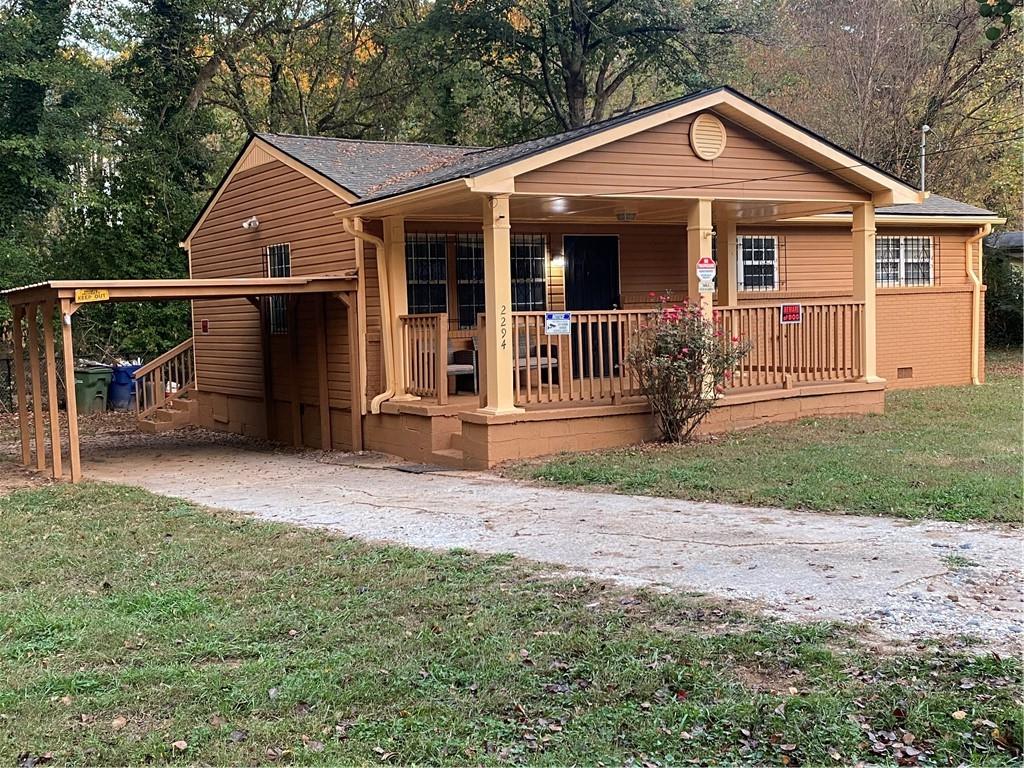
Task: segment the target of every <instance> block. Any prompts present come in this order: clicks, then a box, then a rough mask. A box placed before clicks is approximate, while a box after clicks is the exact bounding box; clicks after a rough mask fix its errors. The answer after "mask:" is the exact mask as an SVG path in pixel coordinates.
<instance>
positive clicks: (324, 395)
mask: <svg viewBox="0 0 1024 768" xmlns="http://www.w3.org/2000/svg"><path fill="white" fill-rule="evenodd" d="M316 317H317V322H316V325H317V329H316V330H317V333H316V368H317V371H316V372H317V385H318V386H317V390H318V395H317V399H318V400H319V406H320V407H319V411H320V448H321V449H323V450H325V451H329V450H331V448H332V447H333V440H332V438H331V392H330V387H329V385H328V381H327V299H326V298H325V297H324V296H323V294H321V295H320V301H319V302H318V306H317V307H316ZM349 376H355V377H356V378H358V373H357V371H356V370H355V369H352V370H350V371H349Z"/></svg>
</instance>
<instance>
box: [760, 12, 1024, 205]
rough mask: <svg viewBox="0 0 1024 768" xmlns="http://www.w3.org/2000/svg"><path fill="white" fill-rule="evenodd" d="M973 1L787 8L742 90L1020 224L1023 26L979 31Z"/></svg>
mask: <svg viewBox="0 0 1024 768" xmlns="http://www.w3.org/2000/svg"><path fill="white" fill-rule="evenodd" d="M976 6H977V3H976V2H975V0H921V2H919V3H911V4H907V5H905V6H900V7H899V8H898V9H897V8H895V7H894V6H893V5H892V4H891V3H884V2H881V1H880V0H870V1H867V0H821V2H818V3H811V4H807V3H796V2H792V1H791V2H787V3H785V4H784V5H783V6H782V7H781V9H780V14H779V17H778V28H777V30H776V33H777V35H778V37H779V39H780V41H781V44H779V45H772V46H750V47H748V49H747V62H748V74H747V81H746V83H745V84H744V85H743V87H744V88H745V89H747V90H749V92H750V93H751V95H753V96H755V97H757V98H760V99H762V100H764V101H766V102H767V103H769V104H771V105H772V106H774V107H775V108H777V109H779V110H780V111H781V112H783V113H784V114H786V115H788V116H790V117H792V118H793V119H795V120H797V121H798V122H801V123H804V124H805V125H807V126H809V127H810V128H812V129H814V130H817V131H819V132H820V133H822V134H824V135H826V136H828V137H829V138H831V139H832V140H833V141H836V142H837V143H839V144H841V145H843V146H845V147H847V148H848V149H850V150H851V151H853V152H854V153H856V154H858V155H860V156H862V157H864V158H866V159H867V160H870V161H872V162H874V163H876V164H878V165H880V166H882V167H884V168H885V169H887V170H889V171H891V172H893V173H895V174H896V175H898V176H901V177H903V178H906V179H909V180H916V179H917V177H918V169H919V165H918V163H919V146H920V137H921V127H922V126H923V125H928V126H929V127H930V128H931V132H930V133H929V134H928V151H929V155H928V158H927V167H928V179H927V186H928V187H929V189H933V190H935V191H936V192H939V193H943V194H947V195H950V196H952V197H960V198H963V199H967V200H970V201H972V202H975V203H978V204H982V205H988V206H991V207H992V208H993V209H994V210H998V211H1000V212H1002V213H1005V214H1007V215H1009V216H1011V218H1016V219H1017V220H1019V216H1020V212H1019V190H1020V181H1021V179H1020V163H1019V158H1020V154H1021V140H1020V136H1021V132H1020V127H1021V122H1020V100H1019V99H1020V96H1019V89H1020V80H1019V62H1020V60H1021V57H1022V55H1024V49H1022V46H1021V43H1022V41H1021V35H1020V32H1019V30H1017V29H1010V30H1009V31H1008V32H1007V33H1005V34H1002V35H1000V36H999V37H998V38H997V39H996V40H995V41H990V40H988V39H986V37H985V36H984V35H983V34H982V32H983V30H984V21H983V20H982V19H981V18H980V17H979V16H978V13H977V7H976Z"/></svg>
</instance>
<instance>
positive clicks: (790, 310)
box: [779, 304, 804, 325]
mask: <svg viewBox="0 0 1024 768" xmlns="http://www.w3.org/2000/svg"><path fill="white" fill-rule="evenodd" d="M803 319H804V308H803V306H802V305H800V304H783V305H782V306H781V307H779V322H780V323H782V324H783V325H800V323H801V321H802V320H803Z"/></svg>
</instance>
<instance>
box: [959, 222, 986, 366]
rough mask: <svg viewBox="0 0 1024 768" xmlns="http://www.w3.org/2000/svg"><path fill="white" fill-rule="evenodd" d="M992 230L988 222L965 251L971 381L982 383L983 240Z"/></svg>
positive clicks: (970, 241)
mask: <svg viewBox="0 0 1024 768" xmlns="http://www.w3.org/2000/svg"><path fill="white" fill-rule="evenodd" d="M991 231H992V225H991V224H986V225H984V226H983V227H981V228H980V229H978V233H977V234H976V235H973V236H972V237H969V238H967V241H966V242H965V253H966V256H967V276H968V277H969V278H970V279H971V284H972V285H973V289H972V305H971V383H972V384H975V385H977V384H981V370H980V365H979V362H980V357H981V339H979V338H978V337H979V335H980V333H981V241H982V238H984V237H985V236H986V235H988V234H989V233H990V232H991ZM975 245H977V246H978V271H977V272H975V271H974V246H975Z"/></svg>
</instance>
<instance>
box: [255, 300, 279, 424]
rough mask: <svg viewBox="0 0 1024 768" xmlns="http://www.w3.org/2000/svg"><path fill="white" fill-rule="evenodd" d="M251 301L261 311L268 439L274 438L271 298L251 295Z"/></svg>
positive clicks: (261, 344) (264, 403) (261, 346)
mask: <svg viewBox="0 0 1024 768" xmlns="http://www.w3.org/2000/svg"><path fill="white" fill-rule="evenodd" d="M249 303H250V304H252V305H253V306H254V307H255V308H256V311H257V312H258V313H259V318H260V357H261V358H262V360H263V421H264V434H265V436H266V438H267V440H273V439H274V432H275V430H274V369H273V366H272V364H271V359H270V311H269V304H270V299H269V298H268V297H256V296H250V297H249Z"/></svg>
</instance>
